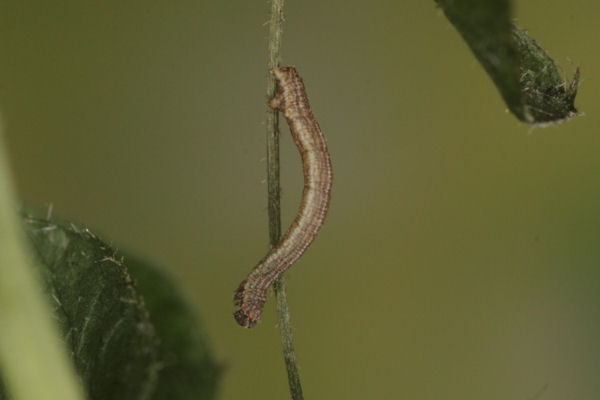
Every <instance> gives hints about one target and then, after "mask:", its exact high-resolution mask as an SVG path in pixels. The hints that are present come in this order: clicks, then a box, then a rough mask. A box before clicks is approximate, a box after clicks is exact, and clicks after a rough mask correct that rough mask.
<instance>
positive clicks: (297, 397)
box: [267, 0, 304, 400]
mask: <svg viewBox="0 0 600 400" xmlns="http://www.w3.org/2000/svg"><path fill="white" fill-rule="evenodd" d="M282 24H283V0H271V18H270V21H269V41H268V52H269V59H268V68H269V71H270V70H271V69H273V68H276V67H278V66H279V53H280V48H281V35H282V28H281V26H282ZM275 90H276V85H275V78H274V77H273V75H272V74H271V73H269V74H268V77H267V99H268V100H270V99H272V98H273V97H274V96H275ZM267 187H268V192H269V197H268V210H269V211H268V212H269V241H270V244H271V247H273V246H275V245H277V243H278V242H279V239H280V238H281V210H280V186H279V112H278V111H277V110H274V109H272V108H271V107H267ZM273 289H274V291H275V297H276V299H277V317H278V319H279V330H280V334H281V345H282V346H283V358H284V360H285V366H286V369H287V375H288V382H289V385H290V394H291V398H292V400H302V399H304V396H303V395H302V386H301V384H300V374H299V372H298V364H297V362H296V352H295V351H294V339H293V336H292V328H291V326H290V313H289V310H288V305H287V295H286V292H285V277H284V275H282V276H281V277H280V278H279V279H278V280H277V281H276V282H275V284H274V285H273Z"/></svg>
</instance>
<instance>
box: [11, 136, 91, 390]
mask: <svg viewBox="0 0 600 400" xmlns="http://www.w3.org/2000/svg"><path fill="white" fill-rule="evenodd" d="M42 293H43V291H42V285H41V283H40V282H39V279H38V276H37V271H36V269H35V266H34V262H33V256H32V250H31V249H30V248H29V247H28V246H27V243H26V241H25V234H24V232H23V228H22V226H21V220H20V219H19V218H18V217H17V202H16V199H15V195H14V192H13V186H12V182H11V179H10V174H9V167H8V162H7V159H6V154H5V150H4V146H3V140H2V136H1V133H0V316H1V317H0V367H1V369H2V379H3V381H4V383H5V384H6V388H7V389H8V391H9V392H10V394H11V395H12V397H11V398H13V399H15V400H29V399H63V400H79V399H83V398H84V396H83V393H82V390H81V387H80V386H79V382H78V380H77V377H76V375H75V371H74V368H73V367H72V365H71V363H70V360H69V357H68V356H67V351H66V349H65V348H64V347H65V346H64V344H63V343H62V340H61V337H60V334H59V329H58V327H57V326H56V323H55V321H53V319H52V311H51V309H50V307H49V305H48V304H47V303H46V301H47V298H46V297H45V296H43V294H42ZM0 390H1V389H0ZM1 395H2V394H1V393H0V396H1Z"/></svg>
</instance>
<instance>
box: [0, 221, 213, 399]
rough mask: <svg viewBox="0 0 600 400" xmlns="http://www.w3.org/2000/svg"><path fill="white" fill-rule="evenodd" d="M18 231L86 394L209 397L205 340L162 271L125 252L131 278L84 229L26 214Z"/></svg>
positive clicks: (209, 373)
mask: <svg viewBox="0 0 600 400" xmlns="http://www.w3.org/2000/svg"><path fill="white" fill-rule="evenodd" d="M24 228H25V232H26V234H27V236H28V238H29V239H30V241H31V243H32V245H33V246H32V247H33V248H34V249H35V252H36V257H37V259H38V263H37V265H39V266H40V268H41V270H40V275H41V276H42V279H43V281H44V283H45V286H46V290H47V292H48V295H49V302H50V303H51V305H52V307H53V309H54V316H55V317H56V318H57V319H58V320H59V324H60V326H61V328H62V331H63V335H64V340H65V341H66V342H67V345H68V346H69V348H70V350H71V357H72V359H73V362H74V363H75V367H76V369H77V372H78V374H79V377H80V379H81V381H82V382H83V384H84V387H85V389H86V392H87V396H88V398H89V399H91V400H94V399H98V400H100V399H102V400H104V399H110V400H120V399H123V400H131V399H138V400H160V399H167V398H168V399H173V400H187V399H192V398H193V399H212V398H214V393H215V391H216V383H217V377H218V368H217V367H216V365H215V363H214V361H213V359H212V356H211V353H210V350H209V348H208V345H207V340H206V338H205V336H204V334H203V333H202V331H201V328H200V326H199V324H198V322H197V321H196V320H195V317H194V315H193V313H192V312H191V310H190V309H189V307H188V306H187V305H186V303H185V302H184V301H183V299H182V298H181V297H180V296H179V295H178V289H177V288H176V287H175V285H174V284H173V283H171V282H170V281H169V279H168V278H167V277H166V276H165V275H164V274H162V273H161V272H160V271H159V270H158V269H156V268H154V267H152V266H149V265H147V264H145V263H143V262H140V261H139V260H137V259H135V258H133V257H128V263H130V265H131V267H130V269H131V271H132V274H133V278H132V276H130V274H129V271H128V268H126V266H125V264H124V260H123V258H122V257H121V256H119V255H117V253H116V251H115V250H114V249H113V248H112V247H111V246H109V245H108V244H106V243H105V242H103V241H102V240H100V239H99V238H97V237H96V236H95V235H94V234H93V233H91V232H90V231H89V230H88V229H86V228H78V227H76V226H75V225H73V224H70V225H67V224H66V223H63V224H61V223H57V222H56V221H48V220H46V219H40V218H34V217H31V216H26V217H25V218H24ZM134 281H135V283H134ZM136 289H138V291H139V292H136ZM146 307H147V308H148V309H149V310H150V312H151V315H149V313H148V311H147V308H146ZM159 337H160V339H159ZM32 384H35V382H32ZM0 386H1V385H0ZM5 398H7V396H5V395H4V394H3V391H2V388H1V387H0V399H5Z"/></svg>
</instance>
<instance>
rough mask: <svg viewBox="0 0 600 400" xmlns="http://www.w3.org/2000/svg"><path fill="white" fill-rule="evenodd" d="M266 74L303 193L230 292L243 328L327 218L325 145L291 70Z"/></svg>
mask: <svg viewBox="0 0 600 400" xmlns="http://www.w3.org/2000/svg"><path fill="white" fill-rule="evenodd" d="M271 73H272V74H273V75H274V76H275V79H276V80H277V83H278V92H277V95H276V96H275V97H274V98H273V99H271V101H269V103H268V104H269V107H271V108H273V109H276V110H279V111H282V112H283V115H284V116H285V119H286V120H287V123H288V125H289V127H290V131H291V133H292V137H293V138H294V142H296V146H297V147H298V150H299V151H300V155H301V157H302V167H303V169H304V190H303V193H302V201H301V203H300V208H299V210H298V214H297V215H296V218H295V219H294V222H292V224H291V225H290V227H289V228H288V230H287V232H286V233H285V235H283V238H282V239H281V240H280V241H279V243H278V244H277V245H276V246H275V247H273V248H272V249H271V250H270V251H269V252H268V253H267V255H266V256H265V257H264V258H263V259H262V260H260V262H259V263H258V265H256V267H254V269H253V270H252V271H251V272H250V274H248V276H247V277H246V279H244V280H243V281H242V283H241V284H240V286H239V287H238V289H237V290H236V292H235V295H234V298H233V300H234V303H235V305H236V306H238V307H239V310H238V311H236V312H235V313H234V317H235V320H236V321H237V322H238V324H240V325H241V326H243V327H245V328H252V327H254V326H255V325H256V323H257V322H258V321H260V318H261V315H262V309H263V306H264V304H265V301H266V300H267V290H268V289H269V287H270V286H271V284H272V283H273V282H274V281H275V280H276V279H277V278H278V277H279V276H280V275H281V274H282V273H283V272H284V271H285V270H287V269H288V268H289V267H290V266H291V265H292V264H293V263H294V262H296V261H297V260H298V259H299V258H300V256H301V255H302V254H303V253H304V252H305V251H306V249H307V248H308V246H310V244H311V243H312V241H313V240H314V239H315V237H316V235H317V232H318V231H319V229H320V228H321V226H322V225H323V222H324V221H325V216H326V215H327V209H328V208H329V199H330V197H331V195H330V193H331V183H332V179H333V173H332V170H331V160H330V158H329V153H328V152H327V143H326V142H325V137H324V136H323V133H322V132H321V128H320V127H319V124H318V123H317V121H315V118H314V116H313V113H312V110H311V108H310V105H309V103H308V97H307V96H306V91H305V89H304V84H303V83H302V78H300V76H299V75H298V72H296V69H295V68H294V67H279V68H274V69H273V70H271Z"/></svg>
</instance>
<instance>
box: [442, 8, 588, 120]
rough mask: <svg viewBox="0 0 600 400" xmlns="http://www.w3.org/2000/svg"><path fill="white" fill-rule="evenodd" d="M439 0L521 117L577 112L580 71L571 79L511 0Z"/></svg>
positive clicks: (557, 116)
mask: <svg viewBox="0 0 600 400" xmlns="http://www.w3.org/2000/svg"><path fill="white" fill-rule="evenodd" d="M436 1H437V3H438V4H439V5H440V6H441V8H442V9H443V10H444V13H445V14H446V17H448V19H449V20H450V22H451V23H452V24H453V25H454V26H455V27H456V29H457V30H458V32H459V33H460V34H461V35H462V37H463V39H464V40H465V42H467V44H468V45H469V47H470V48H471V50H472V51H473V54H475V57H476V58H477V59H478V60H479V62H480V63H481V65H482V66H483V67H484V69H485V70H486V71H487V73H488V75H489V76H490V77H491V78H492V80H493V81H494V83H495V84H496V87H497V88H498V90H499V91H500V94H501V95H502V98H503V99H504V101H505V102H506V105H507V106H508V108H509V109H510V110H511V112H512V113H513V114H515V115H516V116H517V118H519V119H520V120H522V121H524V122H528V123H531V124H536V125H545V124H551V123H557V122H562V121H564V120H566V119H569V118H571V117H574V116H576V115H577V109H576V108H575V105H574V102H575V95H576V94H577V87H578V84H579V70H577V72H576V73H575V76H574V78H573V81H572V83H571V84H568V83H567V82H565V81H564V80H563V79H562V78H561V76H560V73H559V71H558V69H557V68H556V65H555V64H554V61H553V60H552V59H551V58H550V57H549V56H548V54H547V53H546V51H545V50H544V49H542V48H541V47H540V46H539V45H538V44H537V42H536V41H535V40H534V39H533V38H531V37H530V36H529V35H527V33H526V32H524V31H523V30H521V29H519V28H518V27H516V26H515V25H514V24H513V23H512V22H511V21H510V11H511V7H510V1H508V0H494V1H480V0H436Z"/></svg>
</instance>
